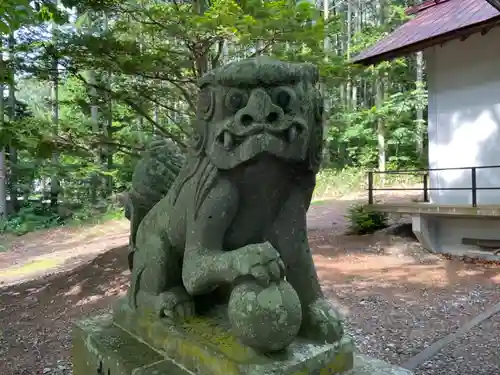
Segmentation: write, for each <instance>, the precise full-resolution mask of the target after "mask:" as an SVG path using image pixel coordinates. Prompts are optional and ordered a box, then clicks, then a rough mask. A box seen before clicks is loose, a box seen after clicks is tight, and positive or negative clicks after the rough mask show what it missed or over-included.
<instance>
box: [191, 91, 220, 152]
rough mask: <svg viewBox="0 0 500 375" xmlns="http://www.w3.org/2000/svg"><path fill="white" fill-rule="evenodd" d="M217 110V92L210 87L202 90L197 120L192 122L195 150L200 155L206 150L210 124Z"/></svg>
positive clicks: (199, 95)
mask: <svg viewBox="0 0 500 375" xmlns="http://www.w3.org/2000/svg"><path fill="white" fill-rule="evenodd" d="M214 110H215V92H214V90H213V89H212V88H211V87H210V86H204V87H202V88H201V90H200V92H199V94H198V102H197V105H196V118H195V120H194V121H193V122H192V126H193V130H194V134H193V145H192V147H193V149H194V151H195V153H196V154H197V155H199V154H200V153H201V152H203V150H204V149H205V146H206V142H207V135H208V134H207V131H208V123H209V121H210V120H211V119H212V116H213V114H214Z"/></svg>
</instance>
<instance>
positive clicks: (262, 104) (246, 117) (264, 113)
mask: <svg viewBox="0 0 500 375" xmlns="http://www.w3.org/2000/svg"><path fill="white" fill-rule="evenodd" d="M284 116H285V115H284V113H283V110H282V109H281V108H280V107H278V106H277V105H275V104H274V103H273V102H272V101H271V98H270V97H269V95H268V94H267V92H265V91H264V90H262V89H255V90H254V91H252V93H251V95H250V98H249V99H248V103H247V105H246V106H245V107H244V108H242V109H240V110H239V111H238V112H236V115H235V121H236V124H237V125H241V126H250V125H252V124H263V123H267V124H273V123H277V122H280V121H281V120H283V118H284Z"/></svg>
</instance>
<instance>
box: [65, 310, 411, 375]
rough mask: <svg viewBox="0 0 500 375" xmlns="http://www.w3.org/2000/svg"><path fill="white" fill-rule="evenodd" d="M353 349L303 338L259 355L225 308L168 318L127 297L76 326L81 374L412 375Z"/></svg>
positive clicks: (75, 351) (347, 343)
mask: <svg viewBox="0 0 500 375" xmlns="http://www.w3.org/2000/svg"><path fill="white" fill-rule="evenodd" d="M353 352H354V347H353V345H352V342H351V340H350V339H348V338H345V339H343V340H342V341H341V342H340V343H337V344H334V345H331V344H317V343H314V342H311V341H307V340H302V339H296V340H295V341H294V342H293V343H292V344H291V345H290V347H289V348H288V349H287V350H285V351H283V352H280V353H275V354H270V355H263V354H260V353H257V352H256V351H254V350H253V349H251V348H250V347H247V346H245V345H243V344H241V343H240V342H239V341H238V340H237V339H236V338H235V337H234V336H232V335H231V332H230V330H229V328H228V326H227V318H226V317H225V309H221V310H215V311H213V312H212V313H211V314H210V315H208V316H204V317H196V318H193V319H190V320H188V321H186V322H182V323H169V322H167V321H164V320H161V319H158V318H157V317H156V316H155V315H154V314H151V313H145V312H140V313H139V312H135V311H132V310H131V309H130V308H129V306H128V304H127V303H125V302H123V301H122V302H120V303H119V304H118V306H117V308H116V309H115V311H114V314H113V315H111V314H106V315H101V316H96V317H94V318H91V319H87V320H82V321H79V322H77V323H76V324H75V325H74V328H73V374H74V375H89V374H99V375H271V374H272V375H308V374H311V375H333V374H346V375H411V373H410V372H405V371H406V370H401V369H398V368H395V367H393V366H390V365H388V364H386V363H385V362H382V361H377V360H373V359H370V358H367V357H364V356H356V360H354V354H353ZM353 367H354V368H353Z"/></svg>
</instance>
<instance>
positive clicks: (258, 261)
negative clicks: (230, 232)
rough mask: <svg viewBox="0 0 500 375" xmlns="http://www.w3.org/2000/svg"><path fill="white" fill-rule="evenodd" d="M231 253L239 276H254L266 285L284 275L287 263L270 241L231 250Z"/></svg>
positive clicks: (261, 283)
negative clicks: (285, 263)
mask: <svg viewBox="0 0 500 375" xmlns="http://www.w3.org/2000/svg"><path fill="white" fill-rule="evenodd" d="M231 255H232V256H233V267H234V268H235V269H236V271H237V273H238V275H239V276H252V277H253V278H254V279H255V280H256V281H257V282H258V283H259V284H260V285H262V286H264V287H267V286H268V285H269V283H270V282H271V281H278V280H281V279H282V278H283V276H284V273H285V265H284V264H283V261H282V260H281V258H280V255H279V253H278V252H277V251H276V249H275V248H274V247H273V246H272V245H271V244H270V243H269V242H264V243H258V244H252V245H247V246H244V247H242V248H240V249H238V250H235V251H233V252H231Z"/></svg>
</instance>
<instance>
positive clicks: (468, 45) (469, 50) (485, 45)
mask: <svg viewBox="0 0 500 375" xmlns="http://www.w3.org/2000/svg"><path fill="white" fill-rule="evenodd" d="M424 56H425V59H426V64H427V74H428V89H429V117H428V126H429V164H430V168H452V167H472V166H487V165H500V27H497V28H494V29H492V30H491V31H490V32H489V33H487V34H486V35H481V34H479V33H478V34H475V35H472V36H470V37H469V38H467V39H466V40H464V41H460V40H454V41H451V42H448V43H446V44H444V45H443V46H435V47H432V48H429V49H427V50H425V51H424ZM477 185H478V187H488V186H490V187H493V186H496V187H500V168H498V169H478V170H477ZM430 186H431V187H438V188H446V187H463V188H470V187H471V172H470V170H456V171H441V172H434V173H431V176H430ZM430 199H431V202H432V203H440V204H471V203H472V193H471V192H470V191H432V192H431V193H430ZM477 199H478V204H500V190H497V191H494V190H490V191H487V190H486V191H479V192H478V193H477Z"/></svg>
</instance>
